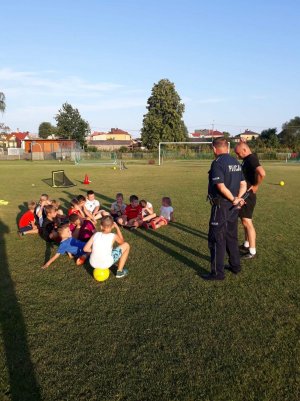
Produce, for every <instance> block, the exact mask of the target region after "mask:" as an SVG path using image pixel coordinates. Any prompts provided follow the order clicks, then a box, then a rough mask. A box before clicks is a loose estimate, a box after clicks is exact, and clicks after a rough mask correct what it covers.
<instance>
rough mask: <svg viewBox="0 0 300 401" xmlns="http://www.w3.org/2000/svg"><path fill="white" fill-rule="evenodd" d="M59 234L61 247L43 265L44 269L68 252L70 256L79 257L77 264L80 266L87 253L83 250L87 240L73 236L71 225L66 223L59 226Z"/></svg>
mask: <svg viewBox="0 0 300 401" xmlns="http://www.w3.org/2000/svg"><path fill="white" fill-rule="evenodd" d="M57 231H58V235H59V236H60V238H61V242H60V244H59V247H58V248H57V251H56V254H55V255H54V256H53V257H52V258H51V259H49V260H48V262H47V263H45V264H44V266H42V269H46V268H47V267H49V266H50V265H51V264H52V263H53V262H54V261H55V260H56V259H58V258H59V257H60V255H64V254H65V253H67V254H68V255H69V257H70V258H73V257H75V258H77V260H76V264H77V265H78V266H80V265H82V264H84V262H85V260H86V258H87V255H86V254H85V252H84V251H83V247H84V245H85V242H82V241H79V240H77V239H75V238H72V234H71V231H70V228H69V226H68V225H67V224H66V225H64V226H61V227H59V228H58V230H57Z"/></svg>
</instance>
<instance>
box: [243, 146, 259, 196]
mask: <svg viewBox="0 0 300 401" xmlns="http://www.w3.org/2000/svg"><path fill="white" fill-rule="evenodd" d="M259 166H260V163H259V160H258V157H257V155H256V154H255V153H251V154H250V155H248V156H246V157H245V158H244V159H243V163H242V169H243V174H244V176H245V179H246V181H247V187H248V188H249V187H251V185H255V184H256V173H255V172H256V169H257V167H259Z"/></svg>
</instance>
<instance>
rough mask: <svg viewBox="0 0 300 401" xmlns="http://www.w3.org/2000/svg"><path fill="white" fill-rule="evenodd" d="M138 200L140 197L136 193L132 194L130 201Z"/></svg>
mask: <svg viewBox="0 0 300 401" xmlns="http://www.w3.org/2000/svg"><path fill="white" fill-rule="evenodd" d="M138 200H139V198H138V197H137V196H136V195H131V196H130V198H129V202H130V203H131V202H133V201H138Z"/></svg>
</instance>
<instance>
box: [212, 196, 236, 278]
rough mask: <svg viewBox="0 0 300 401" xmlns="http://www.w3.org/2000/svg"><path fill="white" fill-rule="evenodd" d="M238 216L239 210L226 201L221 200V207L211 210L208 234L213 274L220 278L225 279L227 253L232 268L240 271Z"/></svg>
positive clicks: (214, 207) (213, 207)
mask: <svg viewBox="0 0 300 401" xmlns="http://www.w3.org/2000/svg"><path fill="white" fill-rule="evenodd" d="M238 214H239V210H238V209H236V208H235V207H233V205H232V203H231V202H229V201H226V200H221V202H220V205H218V206H217V205H213V206H212V208H211V215H210V221H209V232H208V247H209V249H210V259H211V273H212V274H216V275H217V276H219V277H224V258H225V253H226V252H227V254H228V256H229V264H230V266H232V268H233V269H236V270H239V269H240V252H239V244H238Z"/></svg>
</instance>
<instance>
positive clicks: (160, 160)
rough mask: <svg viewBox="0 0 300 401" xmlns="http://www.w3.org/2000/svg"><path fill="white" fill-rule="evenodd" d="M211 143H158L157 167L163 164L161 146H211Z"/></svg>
mask: <svg viewBox="0 0 300 401" xmlns="http://www.w3.org/2000/svg"><path fill="white" fill-rule="evenodd" d="M211 144H212V142H159V144H158V165H159V166H161V165H162V163H163V160H162V156H161V145H211Z"/></svg>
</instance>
